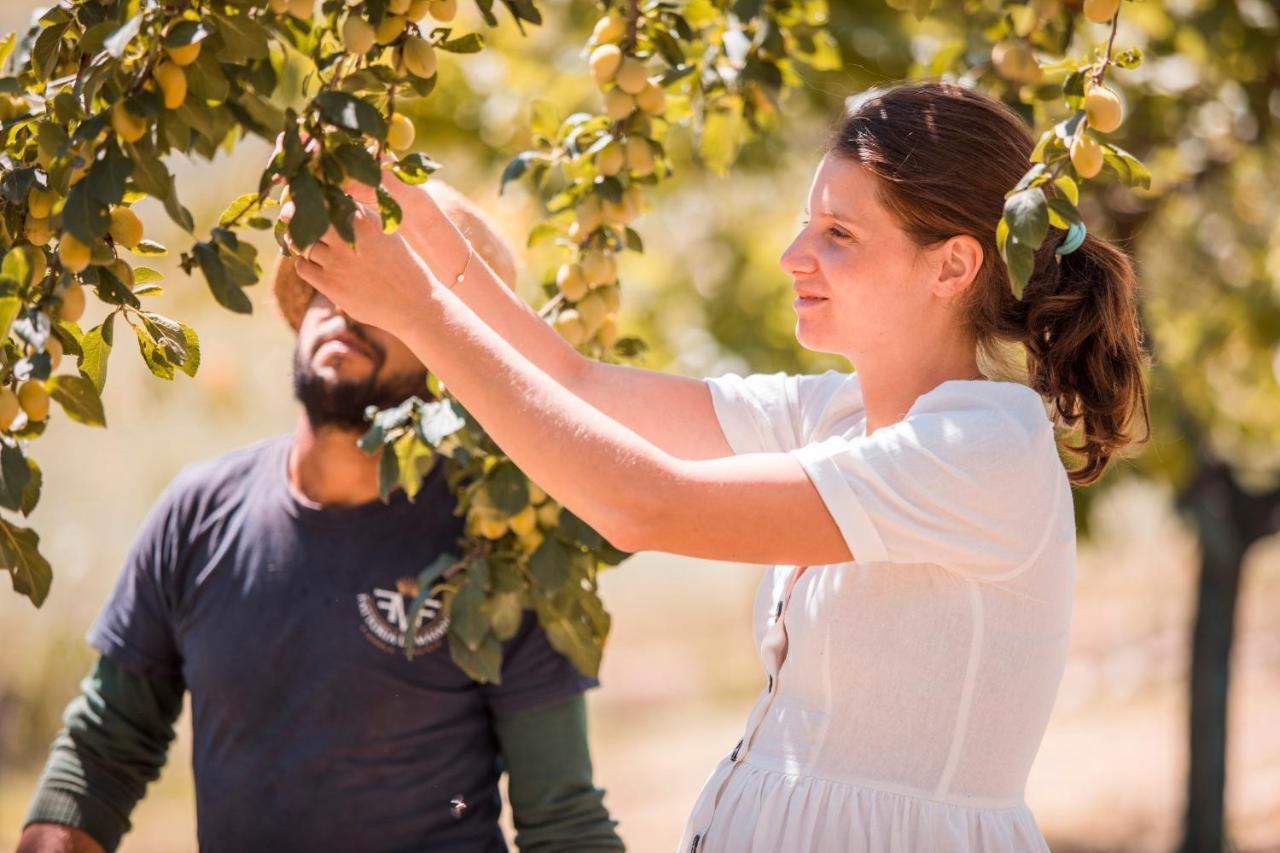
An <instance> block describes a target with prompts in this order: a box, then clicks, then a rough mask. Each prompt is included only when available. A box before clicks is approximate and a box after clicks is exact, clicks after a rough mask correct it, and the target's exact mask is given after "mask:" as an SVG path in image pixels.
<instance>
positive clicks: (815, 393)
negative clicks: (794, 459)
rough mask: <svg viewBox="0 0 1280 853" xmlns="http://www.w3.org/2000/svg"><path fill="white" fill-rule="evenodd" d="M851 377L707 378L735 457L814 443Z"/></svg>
mask: <svg viewBox="0 0 1280 853" xmlns="http://www.w3.org/2000/svg"><path fill="white" fill-rule="evenodd" d="M847 379H848V374H842V373H837V372H836V371H833V370H832V371H827V372H826V373H822V374H818V375H813V376H809V375H799V376H796V375H789V374H786V373H755V374H752V375H750V376H739V375H737V374H734V373H729V374H725V375H724V376H717V377H713V378H710V379H707V380H706V382H707V387H708V389H709V390H710V392H711V402H712V405H713V406H714V408H715V412H716V418H717V420H719V421H720V429H721V430H722V431H723V432H724V437H725V439H726V440H727V441H728V442H729V447H730V448H732V449H733V452H734V453H735V454H742V453H785V452H786V451H789V450H794V449H796V448H797V447H801V446H802V445H804V444H805V443H807V442H808V440H809V436H810V435H811V434H812V432H813V428H814V424H815V422H816V421H817V419H818V417H819V416H820V414H821V412H822V410H823V408H824V407H825V406H826V404H827V403H828V402H829V401H830V400H831V398H832V395H833V394H834V393H835V392H836V390H837V389H839V388H840V387H841V386H842V385H843V384H844V382H845V381H846V380H847Z"/></svg>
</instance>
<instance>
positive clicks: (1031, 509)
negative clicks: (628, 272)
mask: <svg viewBox="0 0 1280 853" xmlns="http://www.w3.org/2000/svg"><path fill="white" fill-rule="evenodd" d="M708 384H709V386H710V389H711V395H712V400H713V402H714V405H715V410H716V415H717V417H718V419H719V421H720V424H721V427H722V429H723V430H724V433H725V436H726V438H727V439H728V441H729V444H730V446H731V447H732V449H733V450H734V452H735V453H761V452H764V453H790V454H791V455H793V456H795V457H796V458H797V460H798V461H799V462H800V464H801V465H802V466H803V467H804V469H805V471H806V473H807V474H808V475H809V477H810V479H811V480H812V481H813V483H814V485H815V487H816V488H817V490H818V492H819V494H820V495H821V497H822V500H823V502H824V503H825V505H826V507H827V509H828V511H829V512H830V513H831V515H832V517H833V519H834V520H835V521H836V524H837V526H838V527H839V528H840V530H841V533H842V535H843V536H844V538H845V539H846V541H847V543H848V545H849V550H850V552H851V554H852V555H853V557H854V559H853V561H852V562H848V563H840V564H834V565H826V566H807V567H797V566H775V567H773V568H772V569H770V570H769V571H767V572H766V573H765V575H764V577H763V580H762V582H761V584H760V587H759V590H758V592H757V595H756V600H755V605H754V619H753V624H754V636H755V642H756V646H757V649H758V651H759V658H760V663H761V666H762V668H763V670H764V673H763V677H762V679H761V681H762V684H763V689H762V691H761V693H760V696H759V698H758V699H757V701H756V704H755V707H754V708H753V709H752V711H751V714H750V716H749V717H748V720H747V724H746V728H745V731H744V732H743V733H742V737H741V740H740V741H739V742H738V743H736V744H730V745H729V748H728V749H727V751H726V755H725V757H724V759H723V760H722V761H721V762H720V763H719V765H717V767H716V768H715V769H714V771H713V772H712V774H711V776H710V778H709V779H708V780H707V782H706V785H705V786H704V788H703V790H702V793H701V794H700V795H699V798H698V800H697V803H696V805H695V807H694V809H693V813H692V814H691V815H690V817H689V821H688V824H687V826H686V829H685V832H684V836H683V838H682V840H681V842H680V846H679V848H678V853H695V851H696V853H704V851H706V852H707V853H710V851H725V853H751V851H757V853H765V851H768V852H769V853H776V851H787V853H792V851H795V852H796V853H799V851H821V852H823V853H825V851H833V853H846V852H847V853H853V851H867V853H882V851H888V853H927V851H939V853H941V851H947V853H966V851H973V853H978V851H982V852H983V853H1006V851H1007V852H1008V853H1013V852H1014V851H1018V853H1024V851H1047V850H1048V846H1047V845H1046V844H1045V841H1044V838H1043V836H1042V835H1041V833H1040V831H1039V829H1038V827H1037V826H1036V822H1035V819H1034V817H1033V815H1032V813H1031V811H1030V810H1029V809H1028V807H1027V805H1026V803H1025V800H1024V790H1025V786H1026V779H1027V775H1028V773H1029V771H1030V769H1031V765H1032V762H1033V760H1034V758H1035V754H1036V752H1037V750H1038V748H1039V745H1040V741H1041V739H1042V737H1043V735H1044V730H1045V726H1046V725H1047V722H1048V719H1049V714H1050V711H1051V710H1052V707H1053V702H1054V698H1055V696H1056V694H1057V689H1058V684H1059V681H1060V680H1061V677H1062V672H1063V669H1064V666H1065V663H1066V653H1067V642H1068V629H1069V623H1070V617H1071V601H1072V588H1073V584H1074V574H1075V522H1074V515H1073V511H1072V503H1071V493H1070V487H1069V484H1068V482H1067V477H1066V471H1065V470H1064V468H1063V466H1062V463H1061V461H1060V458H1059V456H1058V452H1057V448H1056V445H1055V442H1054V435H1053V427H1052V422H1051V421H1050V420H1049V418H1048V416H1047V414H1046V409H1045V406H1044V404H1043V402H1042V401H1041V398H1040V397H1039V395H1037V394H1036V393H1035V392H1034V391H1032V390H1031V389H1029V388H1027V387H1025V386H1022V385H1018V384H1016V383H1009V382H995V381H987V380H978V381H948V382H944V383H942V384H941V385H939V386H938V387H937V388H935V389H933V390H932V391H930V392H928V393H926V394H924V395H922V396H921V397H920V398H918V399H917V401H916V403H915V404H914V405H913V406H912V408H911V410H910V411H909V412H908V413H907V416H906V417H905V418H904V419H903V420H902V421H900V422H899V423H897V424H893V425H890V426H886V427H883V428H881V429H878V430H876V431H875V432H874V433H873V434H872V435H870V436H867V435H866V434H865V432H866V428H865V414H864V411H863V406H862V395H861V389H860V385H859V382H858V377H857V375H856V374H844V373H837V372H834V371H830V372H828V373H825V374H821V375H817V376H786V375H783V374H775V375H754V376H748V377H745V378H743V377H739V376H734V375H729V376H724V377H719V378H716V379H711V380H708Z"/></svg>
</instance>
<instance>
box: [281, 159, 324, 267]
mask: <svg viewBox="0 0 1280 853" xmlns="http://www.w3.org/2000/svg"><path fill="white" fill-rule="evenodd" d="M289 193H290V195H291V196H292V199H293V205H294V212H293V218H292V219H290V220H289V238H290V239H291V240H292V241H293V245H294V246H295V247H296V248H297V249H298V250H299V251H301V250H304V249H306V248H307V247H308V246H310V245H312V244H313V243H315V242H316V241H317V240H319V239H320V238H321V237H323V236H324V232H326V231H328V230H329V208H328V206H327V205H326V204H325V198H324V192H323V191H322V190H321V189H320V184H319V183H318V182H317V181H316V179H315V178H313V177H312V176H311V174H310V173H309V172H302V173H300V174H299V175H298V176H297V177H295V178H294V179H293V180H292V181H290V182H289Z"/></svg>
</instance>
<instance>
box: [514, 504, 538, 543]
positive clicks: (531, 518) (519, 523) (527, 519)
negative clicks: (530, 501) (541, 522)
mask: <svg viewBox="0 0 1280 853" xmlns="http://www.w3.org/2000/svg"><path fill="white" fill-rule="evenodd" d="M507 524H508V526H510V527H511V532H512V533H514V534H515V535H517V536H528V535H529V534H530V533H532V532H533V531H535V530H537V529H538V515H537V513H536V512H535V511H534V509H533V507H531V506H527V507H525V508H524V509H522V510H520V511H519V512H517V513H516V514H515V515H513V516H511V518H509V519H507Z"/></svg>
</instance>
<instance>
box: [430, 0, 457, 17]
mask: <svg viewBox="0 0 1280 853" xmlns="http://www.w3.org/2000/svg"><path fill="white" fill-rule="evenodd" d="M457 16H458V0H431V17H433V18H435V19H436V20H437V21H452V20H453V19H454V18H456V17H457Z"/></svg>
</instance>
